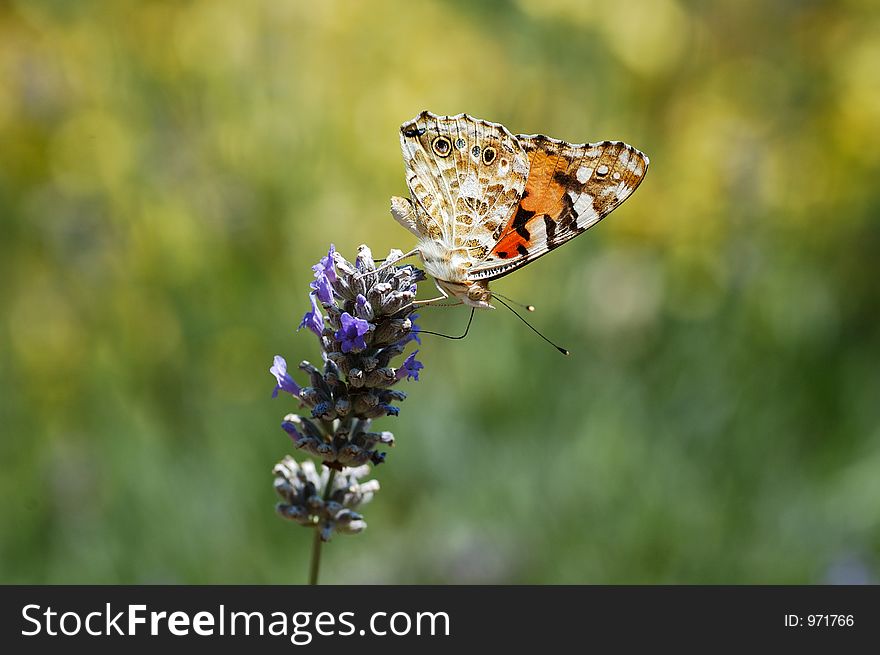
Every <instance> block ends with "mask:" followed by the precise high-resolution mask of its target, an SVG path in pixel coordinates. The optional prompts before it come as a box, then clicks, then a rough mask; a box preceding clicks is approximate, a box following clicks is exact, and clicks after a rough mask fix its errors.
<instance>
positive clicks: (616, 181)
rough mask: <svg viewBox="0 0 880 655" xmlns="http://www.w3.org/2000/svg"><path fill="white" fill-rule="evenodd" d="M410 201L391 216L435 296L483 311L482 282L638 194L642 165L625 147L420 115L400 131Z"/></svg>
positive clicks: (397, 202) (398, 203)
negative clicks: (406, 235)
mask: <svg viewBox="0 0 880 655" xmlns="http://www.w3.org/2000/svg"><path fill="white" fill-rule="evenodd" d="M400 143H401V150H402V152H403V157H404V161H405V163H406V173H407V186H408V188H409V191H410V196H411V199H405V198H399V197H395V198H392V200H391V214H392V216H394V218H395V219H396V220H397V221H398V222H399V223H400V224H401V225H403V226H404V227H405V228H407V229H408V230H409V231H410V232H412V233H413V234H414V235H415V236H416V237H418V239H419V244H418V246H417V250H418V252H419V254H420V255H421V258H422V260H423V261H424V264H425V270H426V271H427V272H428V274H430V275H431V276H432V277H433V278H434V279H435V281H436V283H437V287H438V289H439V290H440V291H441V293H442V294H443V295H444V296H452V297H454V298H457V299H459V300H461V301H462V302H463V303H465V304H467V305H471V306H473V307H480V308H491V307H492V305H491V302H490V301H491V298H492V294H491V291H490V290H489V282H490V281H491V280H494V279H497V278H499V277H502V276H504V275H507V274H508V273H510V272H512V271H514V270H516V269H518V268H520V267H521V266H524V265H525V264H527V263H529V262H531V261H533V260H534V259H537V258H538V257H540V256H542V255H544V254H546V253H547V252H549V251H550V250H552V249H553V248H556V247H557V246H559V245H562V244H563V243H565V242H567V241H568V240H570V239H571V238H573V237H575V236H577V235H578V234H580V233H581V232H584V231H585V230H587V229H588V228H589V227H592V226H593V225H594V224H595V223H597V222H598V221H599V220H601V219H602V218H603V217H604V216H606V215H607V214H608V213H610V212H611V210H613V209H614V208H615V207H617V206H618V205H619V204H620V203H621V202H623V200H624V199H626V198H627V197H628V196H629V195H630V194H631V193H632V192H633V191H634V190H635V188H636V187H637V186H638V184H639V183H640V182H641V180H642V179H643V178H644V175H645V173H646V171H647V166H648V158H647V157H646V156H645V155H644V154H642V153H641V152H639V151H638V150H636V149H635V148H633V147H632V146H628V145H627V144H625V143H621V142H613V141H603V142H601V143H595V144H590V143H586V144H579V145H578V144H570V143H567V142H565V141H559V140H557V139H551V138H549V137H545V136H542V135H517V136H514V135H513V134H511V133H510V132H509V131H508V130H507V129H506V128H505V127H504V126H503V125H500V124H498V123H490V122H488V121H484V120H480V119H476V118H473V117H471V116H468V115H467V114H459V115H456V116H442V117H441V116H437V115H435V114H432V113H430V112H427V111H425V112H422V113H421V114H419V115H418V116H417V117H416V118H415V119H413V120H411V121H408V122H407V123H404V124H403V125H402V126H401V128H400Z"/></svg>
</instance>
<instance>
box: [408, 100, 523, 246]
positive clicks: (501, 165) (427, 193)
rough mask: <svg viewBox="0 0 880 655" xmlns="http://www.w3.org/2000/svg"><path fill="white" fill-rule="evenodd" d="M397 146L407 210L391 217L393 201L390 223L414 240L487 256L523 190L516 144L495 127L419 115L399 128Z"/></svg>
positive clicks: (520, 151)
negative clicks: (408, 198) (405, 215)
mask: <svg viewBox="0 0 880 655" xmlns="http://www.w3.org/2000/svg"><path fill="white" fill-rule="evenodd" d="M400 145H401V150H402V151H403V158H404V162H405V164H406V181H407V186H408V187H409V191H410V195H411V197H412V210H411V212H410V214H409V217H408V219H407V220H402V219H401V218H398V214H403V213H405V212H404V211H403V210H402V209H401V207H400V206H399V201H398V207H396V208H395V209H393V213H395V218H398V220H399V221H400V222H401V223H402V224H404V226H405V227H407V228H408V229H410V230H411V231H413V232H414V233H416V235H417V236H419V238H421V239H432V240H435V241H439V242H442V243H443V244H444V245H445V247H446V248H448V249H449V250H454V249H457V248H462V249H467V250H468V253H469V254H468V256H469V258H471V259H473V260H475V261H477V260H480V259H483V258H485V257H486V256H488V254H489V250H490V249H491V247H492V245H493V244H494V243H495V242H496V241H497V240H498V238H499V237H500V235H501V232H502V230H503V228H504V224H505V222H506V219H507V217H508V215H509V214H510V212H511V211H512V209H513V207H514V206H516V204H517V202H519V199H520V197H521V196H522V193H523V190H524V188H525V183H526V177H527V176H528V170H529V162H528V157H527V155H526V153H525V151H524V150H523V147H522V146H521V145H520V143H519V140H518V139H517V138H516V137H514V136H513V135H512V134H511V133H510V132H509V131H508V130H507V129H506V128H505V127H504V126H503V125H499V124H498V123H490V122H488V121H484V120H480V119H476V118H473V117H471V116H468V115H467V114H458V115H457V116H437V115H435V114H432V113H431V112H428V111H424V112H422V113H421V114H419V115H418V116H417V117H416V118H414V119H413V120H411V121H408V122H406V123H404V124H403V125H401V127H400Z"/></svg>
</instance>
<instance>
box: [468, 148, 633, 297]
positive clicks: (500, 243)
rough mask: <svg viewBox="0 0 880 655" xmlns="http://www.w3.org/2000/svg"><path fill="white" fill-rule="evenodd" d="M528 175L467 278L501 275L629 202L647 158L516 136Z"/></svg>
mask: <svg viewBox="0 0 880 655" xmlns="http://www.w3.org/2000/svg"><path fill="white" fill-rule="evenodd" d="M516 138H517V140H518V141H519V143H520V144H521V145H522V147H523V149H524V150H525V152H526V154H527V155H528V158H529V175H528V179H527V180H526V185H525V189H524V190H523V193H522V197H521V198H520V201H519V203H518V204H517V205H516V207H515V208H514V209H513V210H512V212H511V213H510V215H509V216H508V218H507V221H506V222H505V226H504V228H503V229H502V231H501V233H500V234H499V238H498V240H497V242H496V243H495V245H494V246H493V247H492V249H491V251H490V252H489V254H488V256H486V257H485V258H484V259H483V260H482V261H479V262H477V263H476V265H475V266H473V267H472V268H471V270H470V271H469V272H468V279H471V280H491V279H494V278H497V277H501V276H503V275H506V274H507V273H509V272H510V271H512V270H514V269H517V268H519V267H521V266H523V265H525V264H527V263H529V262H531V261H533V260H535V259H537V258H538V257H540V256H541V255H544V254H546V253H548V252H550V250H552V249H554V248H556V247H557V246H560V245H562V244H563V243H566V242H567V241H569V240H570V239H572V238H573V237H575V236H577V235H578V234H580V233H582V232H584V231H585V230H587V229H589V228H590V227H592V226H593V225H595V224H596V223H598V222H599V221H600V220H602V218H604V217H605V216H607V215H608V214H609V213H610V212H611V211H612V210H613V209H614V208H615V207H617V206H618V205H620V203H622V202H623V201H624V200H626V198H628V197H629V196H630V195H631V194H632V192H633V191H635V189H636V187H638V185H639V183H640V182H641V181H642V179H643V178H644V177H645V173H646V172H647V168H648V158H647V157H646V156H645V155H644V154H643V153H641V152H639V151H638V150H636V149H635V148H633V147H632V146H629V145H627V144H625V143H622V142H620V141H603V142H600V143H585V144H577V145H576V144H571V143H566V142H564V141H559V140H557V139H551V138H549V137H546V136H542V135H518V136H517V137H516Z"/></svg>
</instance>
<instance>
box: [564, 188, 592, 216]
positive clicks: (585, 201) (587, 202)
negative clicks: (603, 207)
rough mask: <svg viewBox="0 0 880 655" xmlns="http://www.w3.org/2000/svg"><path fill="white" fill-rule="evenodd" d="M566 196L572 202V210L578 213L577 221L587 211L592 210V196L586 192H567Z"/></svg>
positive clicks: (590, 211)
mask: <svg viewBox="0 0 880 655" xmlns="http://www.w3.org/2000/svg"><path fill="white" fill-rule="evenodd" d="M568 197H569V198H571V200H572V202H574V211H575V212H576V213H577V215H578V223H580V222H581V219H582V218H583V217H584V216H585V215H586V214H587V213H594V212H593V196H591V195H590V194H588V193H575V192H572V191H569V192H568Z"/></svg>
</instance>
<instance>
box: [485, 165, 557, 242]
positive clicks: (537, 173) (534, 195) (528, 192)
mask: <svg viewBox="0 0 880 655" xmlns="http://www.w3.org/2000/svg"><path fill="white" fill-rule="evenodd" d="M529 161H530V162H531V165H530V168H529V177H528V179H527V180H526V188H525V191H524V192H523V197H522V199H521V200H520V202H519V205H517V207H516V209H514V211H513V214H512V215H511V217H510V219H509V220H508V222H507V225H506V226H505V227H504V230H503V231H502V233H501V238H500V239H499V241H498V243H497V244H496V245H495V247H494V248H493V249H492V255H495V256H496V257H500V258H501V259H509V258H511V257H514V256H517V255H523V256H524V255H526V254H528V249H529V246H531V245H532V241H531V234H532V232H533V231H534V226H535V224H536V222H537V221H542V220H543V217H544V216H545V215H547V216H549V217H550V218H551V219H553V220H557V219H558V218H559V216H560V215H561V214H562V212H563V210H564V209H565V202H564V196H565V192H566V191H567V189H566V188H565V186H563V185H562V184H560V183H559V182H558V181H557V180H556V179H554V174H555V173H559V172H565V171H566V170H567V168H568V163H569V162H568V161H565V160H563V167H562V168H561V169H560V168H558V167H557V165H558V163H559V157H558V156H557V155H556V154H555V153H554V154H551V153H547V152H545V151H543V150H533V151H531V152H530V153H529Z"/></svg>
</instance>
